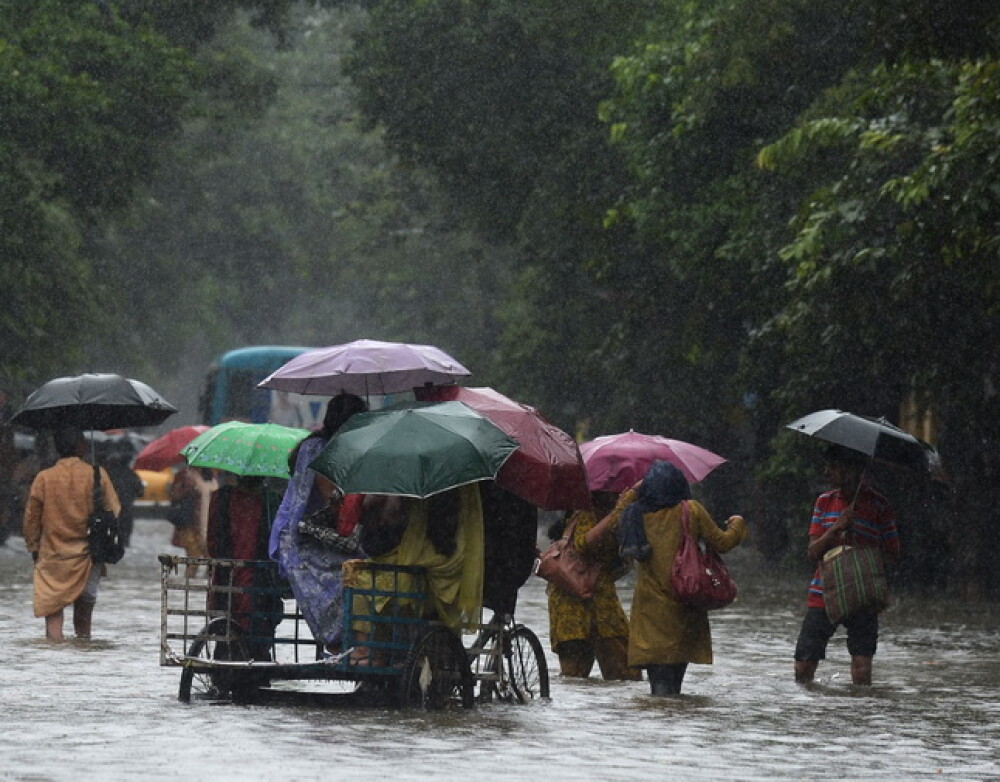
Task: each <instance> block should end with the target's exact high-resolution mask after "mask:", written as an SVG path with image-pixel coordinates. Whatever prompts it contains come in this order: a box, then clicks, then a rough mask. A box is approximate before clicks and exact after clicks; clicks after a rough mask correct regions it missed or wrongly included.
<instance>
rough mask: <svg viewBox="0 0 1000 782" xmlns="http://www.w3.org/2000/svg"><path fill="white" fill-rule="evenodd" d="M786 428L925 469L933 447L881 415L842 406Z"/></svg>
mask: <svg viewBox="0 0 1000 782" xmlns="http://www.w3.org/2000/svg"><path fill="white" fill-rule="evenodd" d="M787 428H788V429H792V430H794V431H796V432H802V433H803V434H807V435H809V436H810V437H815V438H817V439H820V440H825V441H826V442H829V443H836V444H837V445H842V446H844V447H845V448H850V449H852V450H855V451H860V452H861V453H863V454H866V455H868V456H870V457H872V458H873V459H880V460H882V461H886V462H892V463H893V464H900V465H903V466H904V467H910V468H913V469H917V470H927V469H928V456H929V454H930V453H931V452H932V451H933V449H932V448H931V447H930V446H929V445H927V444H926V443H925V442H924V441H923V440H920V439H918V438H916V437H914V436H913V435H912V434H910V433H909V432H905V431H903V430H902V429H900V428H899V427H898V426H893V425H892V424H890V423H889V422H888V421H886V420H885V419H884V418H870V417H868V416H864V415H857V414H855V413H848V412H845V411H843V410H833V409H830V410H818V411H816V412H815V413H810V414H809V415H807V416H803V417H802V418H799V419H797V420H795V421H792V423H790V424H788V426H787Z"/></svg>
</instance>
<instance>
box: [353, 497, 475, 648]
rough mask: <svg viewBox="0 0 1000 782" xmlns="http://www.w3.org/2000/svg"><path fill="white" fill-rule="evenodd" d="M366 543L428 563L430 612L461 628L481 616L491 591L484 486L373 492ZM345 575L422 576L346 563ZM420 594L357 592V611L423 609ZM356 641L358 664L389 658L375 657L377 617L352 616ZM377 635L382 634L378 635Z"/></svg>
mask: <svg viewBox="0 0 1000 782" xmlns="http://www.w3.org/2000/svg"><path fill="white" fill-rule="evenodd" d="M361 537H362V542H361V545H362V548H363V549H364V550H365V551H366V553H368V554H369V560H368V561H370V562H374V563H378V564H387V565H402V566H410V567H420V568H423V569H424V571H425V579H426V585H427V592H428V597H429V600H428V601H427V603H426V604H425V606H424V607H423V610H422V611H421V614H422V616H423V618H427V619H438V620H440V621H442V622H443V623H444V624H445V625H447V626H448V627H449V628H451V629H452V630H454V631H455V632H456V633H458V632H460V631H461V630H462V629H463V628H472V627H475V626H477V625H478V624H479V622H480V618H481V614H482V595H483V510H482V502H481V499H480V496H479V488H478V487H477V486H476V485H475V484H469V485H466V486H460V487H458V488H457V489H452V490H450V491H447V492H442V493H441V494H435V495H433V496H432V497H429V498H427V499H422V500H421V499H413V498H410V497H394V496H393V497H390V496H385V495H369V496H367V497H366V498H365V503H364V513H363V517H362V533H361ZM344 572H345V582H346V583H351V584H352V585H354V586H355V587H356V588H357V589H359V590H365V589H368V590H371V589H372V587H373V586H374V587H375V588H376V589H378V590H386V591H388V590H398V591H399V592H404V593H405V592H413V590H414V586H415V580H414V579H415V577H414V576H413V575H412V574H409V573H402V574H395V573H391V572H386V571H380V572H378V573H377V575H375V576H374V579H373V572H372V571H371V570H367V569H365V568H364V567H363V565H362V566H361V567H358V564H357V563H356V562H349V563H346V564H345V568H344ZM393 602H394V603H395V606H392V603H393ZM417 603H418V600H417V599H416V598H413V597H401V596H388V595H386V596H382V595H379V596H375V597H372V596H370V595H364V594H357V593H356V594H355V596H354V601H353V603H352V607H351V608H352V612H353V613H354V614H355V615H361V616H364V615H372V614H375V613H378V614H382V613H386V612H387V611H389V609H390V607H392V608H393V610H397V611H404V612H407V611H408V612H410V613H411V615H415V614H416V612H417V611H420V607H419V606H418V605H417ZM352 630H353V631H354V634H355V640H356V643H355V649H354V651H353V652H352V653H351V661H352V664H356V665H367V664H378V663H379V662H384V661H381V660H378V659H377V656H376V658H375V659H373V655H372V654H371V652H370V651H369V649H368V647H367V646H366V645H365V643H366V642H367V641H369V640H372V639H371V632H372V628H371V624H370V623H369V622H366V621H364V620H356V621H354V622H352ZM375 640H378V638H377V637H376V639H375Z"/></svg>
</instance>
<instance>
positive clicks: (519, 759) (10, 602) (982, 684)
mask: <svg viewBox="0 0 1000 782" xmlns="http://www.w3.org/2000/svg"><path fill="white" fill-rule="evenodd" d="M169 533H170V527H169V525H168V524H166V522H163V521H155V520H154V521H151V520H140V521H137V523H136V532H135V534H134V536H133V547H132V548H131V549H130V550H129V552H128V554H127V555H126V558H125V560H123V562H122V563H121V564H120V565H118V566H116V567H114V568H113V573H112V576H111V577H110V578H108V579H106V580H105V581H104V582H103V583H102V586H101V596H100V601H99V603H98V606H97V609H96V611H95V615H94V640H91V641H75V640H74V641H67V642H64V643H62V644H53V643H50V642H47V641H45V640H44V638H43V637H42V636H43V622H42V620H40V619H35V618H34V617H33V616H32V614H31V581H30V557H28V555H27V554H26V552H25V550H24V546H23V542H22V541H20V540H10V541H8V543H7V545H6V546H2V547H0V635H2V638H3V652H2V664H0V695H2V701H0V704H2V707H0V708H2V711H0V713H2V719H3V729H2V730H0V778H2V779H16V780H70V779H72V780H90V779H101V780H105V779H111V780H119V779H140V778H142V779H153V780H158V779H183V780H192V779H213V780H230V779H232V780H236V779H268V780H271V779H275V780H281V779H294V780H314V779H316V780H318V779H323V780H362V779H368V778H375V779H384V778H386V779H392V780H417V779H420V780H422V779H427V778H433V779H442V780H458V779H462V780H490V779H514V780H517V779H532V780H543V779H544V780H546V782H557V780H581V779H584V780H589V779H594V780H598V779H599V780H645V779H650V780H653V779H656V780H659V779H665V778H670V779H712V780H717V779H720V778H722V779H747V780H754V779H768V780H775V779H789V780H815V779H875V778H893V779H921V778H941V777H947V778H949V779H967V780H983V779H1000V661H998V649H1000V626H998V623H997V621H996V618H995V615H994V614H995V612H994V611H992V610H991V607H990V606H988V605H983V606H966V605H962V604H960V603H957V602H935V603H931V604H930V605H928V604H926V603H920V604H918V602H917V601H916V599H915V598H909V599H903V600H900V601H897V603H896V604H895V605H894V606H893V607H892V608H890V609H889V610H888V612H887V613H886V614H884V615H883V632H882V641H881V644H880V648H879V653H878V655H877V657H876V662H875V685H874V686H873V687H871V688H854V687H852V686H851V684H850V675H849V670H848V657H847V653H846V651H845V650H844V646H843V638H842V635H841V634H838V635H837V636H836V637H835V638H834V641H833V643H832V644H831V649H830V654H829V658H828V659H827V661H826V662H825V663H823V664H821V665H820V669H819V679H818V682H817V684H816V685H815V686H812V687H809V688H804V687H800V686H798V685H796V684H794V682H793V681H792V676H791V667H792V666H791V659H790V658H791V652H792V647H793V645H794V640H795V636H796V633H797V630H798V623H799V620H800V612H801V608H802V605H803V596H804V588H805V580H804V579H803V583H802V584H797V583H796V584H780V585H777V584H774V583H772V581H771V580H770V579H768V578H766V577H763V576H754V575H753V572H754V571H755V570H756V569H755V568H754V567H753V565H754V564H755V563H754V562H753V559H752V556H753V555H752V553H750V552H739V553H737V552H734V554H733V555H731V556H730V560H731V562H732V564H733V566H734V571H735V573H736V575H737V576H738V577H739V580H740V583H741V590H742V592H741V599H740V600H739V601H738V603H737V604H735V605H734V606H731V607H729V608H727V609H724V610H722V611H719V612H716V613H715V614H714V615H713V636H714V641H715V654H716V664H715V665H714V666H692V667H691V668H690V669H689V672H688V676H687V679H686V680H685V683H684V687H685V694H684V695H682V696H681V697H679V698H673V699H654V698H652V697H651V696H650V695H649V694H648V685H647V684H646V683H645V682H630V683H605V682H603V681H601V680H600V679H599V678H591V679H590V680H587V681H579V680H578V681H567V680H562V679H560V678H559V677H558V675H556V670H557V665H556V660H555V658H554V656H553V655H552V654H551V652H549V653H548V654H549V666H550V669H551V670H552V671H553V679H552V698H551V700H549V701H541V702H535V703H531V704H528V705H523V706H518V705H513V704H505V703H488V704H480V705H477V706H476V707H475V708H474V709H472V710H471V711H462V710H458V711H447V712H422V711H399V710H393V709H384V708H371V709H338V708H329V707H317V706H314V705H303V704H295V703H292V704H281V705H274V704H271V705H264V706H259V705H255V706H240V705H232V704H228V703H227V704H218V703H211V702H205V701H202V702H193V703H191V704H189V705H185V704H182V703H180V702H178V700H177V697H176V696H177V687H178V680H179V677H180V670H179V669H178V668H172V667H165V668H161V667H160V666H159V564H158V562H157V561H156V555H157V554H158V553H161V552H164V551H166V552H170V553H175V554H176V553H181V552H179V551H178V550H176V549H172V548H171V547H170V546H169V544H168V540H169ZM543 586H544V585H543V584H542V582H540V581H539V580H538V579H535V578H532V579H531V580H530V581H529V583H528V585H527V586H526V587H525V588H524V590H523V591H522V597H521V601H520V604H519V607H518V614H519V619H520V620H521V621H522V622H524V623H525V624H527V625H528V626H530V627H531V628H533V629H534V630H535V631H536V632H537V633H538V635H539V636H540V637H541V639H542V642H543V644H544V645H545V647H546V649H548V621H547V615H546V610H545V594H544V589H543ZM621 593H622V598H623V600H625V601H626V603H627V602H628V599H629V597H630V589H629V586H628V583H627V582H625V583H624V584H623V585H622V588H621ZM67 627H71V622H70V617H69V616H68V615H67Z"/></svg>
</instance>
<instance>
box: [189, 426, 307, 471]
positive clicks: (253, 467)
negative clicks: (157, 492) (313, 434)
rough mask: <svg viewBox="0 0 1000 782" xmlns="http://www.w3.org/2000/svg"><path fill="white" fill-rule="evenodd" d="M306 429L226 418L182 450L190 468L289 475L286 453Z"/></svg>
mask: <svg viewBox="0 0 1000 782" xmlns="http://www.w3.org/2000/svg"><path fill="white" fill-rule="evenodd" d="M308 434H309V432H308V431H307V430H305V429H292V428H291V427H288V426H280V425H278V424H249V423H246V422H244V421H226V422H225V423H223V424H217V425H216V426H213V427H212V428H211V429H209V430H208V431H206V432H202V433H201V434H200V435H198V436H197V437H195V438H194V439H193V440H192V441H191V442H190V443H188V444H187V445H186V446H184V448H182V449H181V455H182V456H183V457H184V458H186V459H187V461H188V464H190V465H191V466H192V467H208V468H212V469H216V470H225V471H226V472H231V473H235V474H236V475H246V476H249V475H257V476H271V477H274V478H288V477H289V474H288V454H289V453H291V451H292V449H293V448H294V447H295V446H296V445H298V444H299V443H300V442H302V440H303V438H305V437H306V436H307V435H308Z"/></svg>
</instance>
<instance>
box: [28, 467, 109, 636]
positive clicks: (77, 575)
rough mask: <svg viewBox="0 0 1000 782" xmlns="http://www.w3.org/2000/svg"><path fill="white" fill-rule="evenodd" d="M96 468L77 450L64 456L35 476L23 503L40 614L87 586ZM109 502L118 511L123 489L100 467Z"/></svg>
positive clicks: (36, 606) (47, 613) (60, 605)
mask: <svg viewBox="0 0 1000 782" xmlns="http://www.w3.org/2000/svg"><path fill="white" fill-rule="evenodd" d="M93 484H94V468H93V467H92V466H91V465H89V464H87V462H85V461H83V459H80V458H79V457H76V456H71V457H68V458H65V459H60V460H59V461H57V462H56V463H55V464H54V465H53V466H52V467H50V468H49V469H47V470H42V471H41V472H40V473H38V475H36V476H35V480H34V481H33V482H32V484H31V491H30V492H29V494H28V502H27V505H26V506H25V509H24V542H25V544H26V545H27V548H28V551H30V552H32V553H36V552H37V554H38V560H37V562H36V563H35V572H34V587H35V599H34V610H35V616H50V615H52V614H54V613H55V612H56V611H59V610H60V609H62V608H65V607H66V606H68V605H70V604H71V603H73V602H74V601H75V600H76V599H77V598H78V597H79V596H80V594H81V593H82V592H83V590H84V587H86V586H87V579H88V578H90V569H91V567H92V566H93V563H92V562H91V559H90V549H89V547H88V545H87V518H88V517H89V516H90V512H91V509H92V506H93V501H92V499H91V498H92V490H93ZM101 489H102V491H103V492H104V507H105V508H106V509H108V510H111V511H112V512H114V514H115V515H116V516H117V515H118V514H119V513H120V512H121V505H120V504H119V502H118V495H117V494H115V488H114V486H112V484H111V479H110V478H108V474H107V472H105V471H104V470H103V469H102V470H101Z"/></svg>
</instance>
